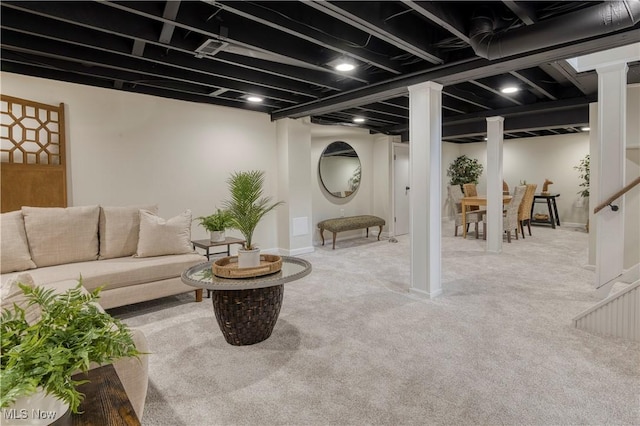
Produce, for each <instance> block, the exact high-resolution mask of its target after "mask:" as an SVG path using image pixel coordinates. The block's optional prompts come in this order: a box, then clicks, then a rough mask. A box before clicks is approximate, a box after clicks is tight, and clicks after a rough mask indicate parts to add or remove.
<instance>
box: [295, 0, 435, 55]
mask: <svg viewBox="0 0 640 426" xmlns="http://www.w3.org/2000/svg"><path fill="white" fill-rule="evenodd" d="M304 4H306V5H307V6H311V7H313V8H315V9H317V10H320V11H322V12H324V13H326V14H328V15H330V16H332V17H334V18H336V19H340V20H341V21H342V22H344V23H345V24H347V25H352V26H354V27H356V28H359V29H361V30H362V31H366V32H368V33H369V34H371V35H372V36H374V37H377V38H379V39H380V40H383V41H385V42H387V43H389V44H392V45H394V46H396V47H399V48H401V49H403V50H405V51H407V52H409V53H411V54H412V55H415V56H417V57H418V58H421V59H424V60H425V61H429V62H431V63H433V64H442V63H443V62H444V61H443V60H442V59H441V58H440V57H438V55H437V54H436V52H433V51H432V50H431V49H430V48H429V47H428V46H427V45H426V44H425V43H424V42H422V41H420V40H417V39H412V40H409V39H410V38H411V37H410V36H409V35H408V34H402V35H397V32H398V31H397V29H396V31H391V30H389V29H388V27H389V26H388V25H387V24H386V23H385V22H384V21H383V20H382V19H380V17H379V16H376V15H375V13H374V9H375V7H376V3H371V4H369V5H368V6H367V7H364V8H363V7H360V6H359V5H358V4H357V3H350V2H338V3H330V2H328V1H324V0H322V1H317V0H309V1H305V2H304Z"/></svg>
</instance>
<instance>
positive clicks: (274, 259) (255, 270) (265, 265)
mask: <svg viewBox="0 0 640 426" xmlns="http://www.w3.org/2000/svg"><path fill="white" fill-rule="evenodd" d="M211 269H212V271H213V275H215V276H217V277H222V278H252V277H259V276H262V275H269V274H274V273H276V272H278V271H280V269H282V257H280V256H277V255H274V254H261V255H260V265H259V266H256V267H252V268H239V267H238V256H227V257H223V258H220V259H218V260H216V261H215V262H213V264H212V266H211Z"/></svg>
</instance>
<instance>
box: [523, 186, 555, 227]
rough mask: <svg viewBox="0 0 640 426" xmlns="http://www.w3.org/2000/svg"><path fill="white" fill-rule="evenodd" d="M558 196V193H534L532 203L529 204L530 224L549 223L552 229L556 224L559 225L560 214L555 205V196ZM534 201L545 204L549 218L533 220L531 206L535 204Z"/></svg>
mask: <svg viewBox="0 0 640 426" xmlns="http://www.w3.org/2000/svg"><path fill="white" fill-rule="evenodd" d="M559 196H560V194H550V195H542V194H534V196H533V204H532V205H531V219H529V220H530V221H531V224H532V225H551V227H552V228H553V229H556V225H558V226H560V216H559V215H558V206H557V205H556V198H557V197H559ZM536 203H546V204H547V210H548V211H549V220H535V219H534V218H533V208H534V207H535V206H536Z"/></svg>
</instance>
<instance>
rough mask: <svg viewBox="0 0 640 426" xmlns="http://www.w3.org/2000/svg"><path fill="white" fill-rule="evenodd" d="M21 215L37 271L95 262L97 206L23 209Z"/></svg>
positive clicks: (98, 210) (96, 254) (98, 213)
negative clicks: (53, 266)
mask: <svg viewBox="0 0 640 426" xmlns="http://www.w3.org/2000/svg"><path fill="white" fill-rule="evenodd" d="M22 214H23V215H24V225H25V229H26V231H27V240H28V241H29V247H30V249H31V258H32V259H33V261H34V262H35V264H36V265H37V266H38V267H39V268H41V267H43V266H50V265H60V264H64V263H72V262H82V261H87V260H96V259H98V248H99V247H98V217H99V215H100V207H99V206H82V207H67V208H59V207H23V208H22Z"/></svg>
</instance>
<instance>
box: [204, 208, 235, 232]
mask: <svg viewBox="0 0 640 426" xmlns="http://www.w3.org/2000/svg"><path fill="white" fill-rule="evenodd" d="M196 219H198V220H199V221H200V225H201V226H202V227H203V228H204V229H206V230H207V231H209V232H214V231H224V230H225V229H227V228H231V227H232V226H233V222H232V221H231V215H230V214H229V212H228V211H227V210H222V209H217V210H216V212H215V213H213V214H211V215H209V216H200V217H198V218H196Z"/></svg>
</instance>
